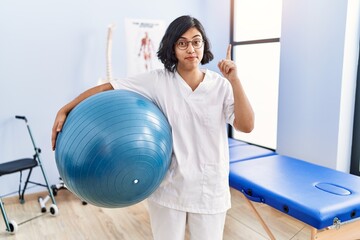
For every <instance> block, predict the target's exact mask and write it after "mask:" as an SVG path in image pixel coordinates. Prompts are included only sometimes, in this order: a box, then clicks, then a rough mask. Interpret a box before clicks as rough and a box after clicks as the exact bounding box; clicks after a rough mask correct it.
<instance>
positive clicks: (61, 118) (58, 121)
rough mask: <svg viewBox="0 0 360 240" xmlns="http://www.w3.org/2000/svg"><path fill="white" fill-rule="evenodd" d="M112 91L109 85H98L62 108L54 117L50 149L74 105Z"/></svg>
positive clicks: (54, 145) (53, 147) (53, 145)
mask: <svg viewBox="0 0 360 240" xmlns="http://www.w3.org/2000/svg"><path fill="white" fill-rule="evenodd" d="M113 89H114V88H113V86H112V85H111V84H110V83H104V84H102V85H99V86H96V87H93V88H90V89H88V90H86V91H85V92H83V93H82V94H80V95H79V96H78V97H76V98H75V99H74V100H73V101H71V102H70V103H68V104H67V105H65V106H64V107H62V108H61V109H60V110H59V112H58V113H57V115H56V118H55V122H54V125H53V128H52V134H51V144H52V149H53V150H55V148H56V138H57V136H58V134H59V132H60V131H61V129H62V127H63V125H64V123H65V120H66V118H67V115H68V114H69V112H70V111H71V110H72V109H73V108H74V107H75V106H76V105H78V104H79V103H80V102H81V101H83V100H84V99H86V98H88V97H90V96H92V95H94V94H96V93H99V92H103V91H108V90H113Z"/></svg>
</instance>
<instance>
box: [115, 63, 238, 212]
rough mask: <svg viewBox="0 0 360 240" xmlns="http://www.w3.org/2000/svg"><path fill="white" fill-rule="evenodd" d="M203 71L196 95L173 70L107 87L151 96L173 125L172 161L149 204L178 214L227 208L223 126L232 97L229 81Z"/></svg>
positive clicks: (231, 108)
mask: <svg viewBox="0 0 360 240" xmlns="http://www.w3.org/2000/svg"><path fill="white" fill-rule="evenodd" d="M203 72H204V73H205V77H204V79H203V81H202V82H201V83H200V84H199V86H198V87H197V88H196V89H195V91H192V89H191V88H190V86H189V85H188V84H187V83H186V82H185V81H184V79H182V77H181V76H180V75H179V74H178V73H177V72H175V73H171V72H169V71H167V70H165V69H159V70H155V71H151V72H149V73H144V74H140V75H137V76H133V77H129V78H125V79H118V80H114V81H111V84H112V86H113V87H114V89H127V90H132V91H134V92H138V93H140V94H142V95H143V96H145V97H147V98H149V99H150V100H151V101H153V102H154V103H155V104H156V105H157V106H158V107H159V108H160V109H161V110H162V112H163V113H164V114H165V115H166V117H167V119H168V121H169V123H170V125H171V127H172V138H173V155H172V161H171V164H170V167H169V170H168V172H167V174H166V175H165V178H164V180H163V181H162V183H161V184H160V186H159V187H158V189H157V190H156V191H155V192H154V193H153V194H152V195H151V196H150V197H149V199H148V200H149V201H152V202H154V203H156V204H159V205H161V206H163V207H167V208H171V209H174V210H177V211H184V212H190V213H197V214H220V213H224V212H226V211H227V210H228V209H229V208H230V207H231V201H230V190H229V180H228V175H229V153H228V140H227V128H226V123H229V124H233V121H234V98H233V92H232V87H231V85H230V83H229V81H228V80H227V79H225V78H223V77H222V76H220V75H219V74H218V73H215V72H212V71H210V70H203Z"/></svg>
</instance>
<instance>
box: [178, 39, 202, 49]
mask: <svg viewBox="0 0 360 240" xmlns="http://www.w3.org/2000/svg"><path fill="white" fill-rule="evenodd" d="M199 40H200V41H201V45H200V46H199V47H195V46H194V44H193V42H194V41H199ZM179 42H184V43H186V45H185V46H184V47H181V46H180V45H179ZM190 43H191V46H192V47H193V48H194V49H200V48H202V47H203V46H204V43H205V40H204V39H193V40H191V41H185V40H178V41H176V43H175V45H176V47H177V48H178V49H180V50H186V49H188V47H189V44H190Z"/></svg>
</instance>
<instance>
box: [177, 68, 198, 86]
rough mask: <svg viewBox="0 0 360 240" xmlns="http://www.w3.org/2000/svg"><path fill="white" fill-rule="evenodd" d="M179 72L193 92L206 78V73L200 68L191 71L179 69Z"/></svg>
mask: <svg viewBox="0 0 360 240" xmlns="http://www.w3.org/2000/svg"><path fill="white" fill-rule="evenodd" d="M177 72H178V73H179V75H180V76H181V77H182V78H183V79H184V81H185V82H186V83H187V84H188V85H189V86H190V88H191V89H192V90H193V91H195V89H196V88H197V87H198V86H199V84H200V83H201V82H202V81H203V79H204V76H205V73H203V72H202V71H201V70H200V69H199V68H196V69H193V70H191V71H188V70H181V69H177Z"/></svg>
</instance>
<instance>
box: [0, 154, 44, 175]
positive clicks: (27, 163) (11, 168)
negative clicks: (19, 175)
mask: <svg viewBox="0 0 360 240" xmlns="http://www.w3.org/2000/svg"><path fill="white" fill-rule="evenodd" d="M37 165H38V162H37V161H36V160H35V159H33V158H22V159H18V160H15V161H11V162H5V163H2V164H0V176H2V175H5V174H10V173H14V172H19V171H22V170H26V169H30V168H33V167H36V166H37Z"/></svg>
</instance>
